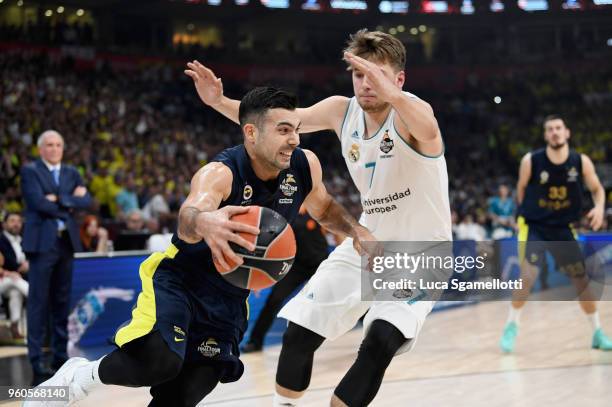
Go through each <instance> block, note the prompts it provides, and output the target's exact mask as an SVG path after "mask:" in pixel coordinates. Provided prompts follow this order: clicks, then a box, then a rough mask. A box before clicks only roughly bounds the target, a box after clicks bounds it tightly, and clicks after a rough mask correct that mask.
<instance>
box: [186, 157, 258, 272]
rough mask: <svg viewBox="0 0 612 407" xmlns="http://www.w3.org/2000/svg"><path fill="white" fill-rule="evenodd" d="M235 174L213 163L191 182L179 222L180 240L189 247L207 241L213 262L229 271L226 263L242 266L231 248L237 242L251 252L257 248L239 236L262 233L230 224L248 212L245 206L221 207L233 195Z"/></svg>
mask: <svg viewBox="0 0 612 407" xmlns="http://www.w3.org/2000/svg"><path fill="white" fill-rule="evenodd" d="M231 185H232V172H231V170H230V169H229V168H228V167H226V166H225V165H223V164H221V163H217V162H213V163H210V164H207V165H205V166H204V167H202V168H201V169H200V170H199V171H198V172H197V173H196V174H195V175H194V176H193V178H192V179H191V189H190V191H189V195H188V196H187V198H186V199H185V202H183V205H181V209H180V210H179V219H178V236H179V238H181V239H182V240H184V241H186V242H187V243H197V242H199V241H200V240H202V239H203V240H204V241H205V242H206V244H207V245H208V246H209V247H210V250H211V252H212V255H213V258H215V259H216V260H217V261H218V262H219V263H220V265H221V266H222V267H223V268H225V269H229V268H230V267H229V266H228V265H227V263H226V261H225V259H228V260H231V261H233V262H234V263H236V264H239V265H240V264H242V258H240V257H239V256H238V255H236V253H234V251H233V250H232V249H231V248H230V245H229V242H234V243H236V244H238V245H240V246H242V247H244V248H245V249H247V250H249V251H253V250H255V245H254V244H253V243H250V242H248V241H247V240H246V239H244V238H243V237H241V236H240V235H239V233H240V232H243V233H250V234H254V235H257V234H259V229H258V228H256V227H253V226H249V225H245V224H242V223H238V222H233V221H231V217H232V216H233V215H236V214H239V213H244V212H247V211H248V210H249V208H248V207H246V206H225V207H223V208H221V209H218V208H219V205H220V204H221V202H222V201H223V200H224V199H227V198H228V196H229V194H230V193H231Z"/></svg>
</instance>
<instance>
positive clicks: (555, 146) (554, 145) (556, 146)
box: [548, 141, 567, 150]
mask: <svg viewBox="0 0 612 407" xmlns="http://www.w3.org/2000/svg"><path fill="white" fill-rule="evenodd" d="M566 145H567V141H562V142H560V143H548V147H550V148H552V149H553V150H560V149H562V148H563V147H565V146H566Z"/></svg>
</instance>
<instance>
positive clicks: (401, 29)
mask: <svg viewBox="0 0 612 407" xmlns="http://www.w3.org/2000/svg"><path fill="white" fill-rule="evenodd" d="M404 31H406V27H404V26H403V25H398V26H397V32H398V33H403V32H404Z"/></svg>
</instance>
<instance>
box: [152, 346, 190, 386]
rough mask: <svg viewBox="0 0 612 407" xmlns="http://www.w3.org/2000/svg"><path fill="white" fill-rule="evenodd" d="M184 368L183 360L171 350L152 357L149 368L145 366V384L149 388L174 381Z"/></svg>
mask: <svg viewBox="0 0 612 407" xmlns="http://www.w3.org/2000/svg"><path fill="white" fill-rule="evenodd" d="M182 367H183V360H182V359H181V358H180V357H179V356H178V355H177V354H176V353H174V352H173V351H171V350H170V349H167V350H164V351H163V352H160V353H158V354H157V355H155V356H153V355H152V356H151V359H150V363H149V364H148V366H143V375H144V376H145V377H143V382H145V383H147V385H149V386H154V385H156V384H160V383H164V382H167V381H169V380H172V379H174V378H175V377H176V376H178V374H179V373H180V371H181V369H182Z"/></svg>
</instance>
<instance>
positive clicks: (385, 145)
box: [380, 130, 394, 154]
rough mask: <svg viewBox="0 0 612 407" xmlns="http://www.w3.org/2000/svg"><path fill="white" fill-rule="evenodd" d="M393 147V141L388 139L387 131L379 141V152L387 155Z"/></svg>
mask: <svg viewBox="0 0 612 407" xmlns="http://www.w3.org/2000/svg"><path fill="white" fill-rule="evenodd" d="M393 145H394V144H393V140H391V137H389V130H385V134H383V138H382V140H381V141H380V151H382V152H383V153H385V154H387V153H388V152H389V151H391V150H392V149H393Z"/></svg>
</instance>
